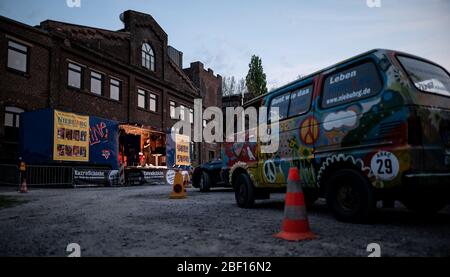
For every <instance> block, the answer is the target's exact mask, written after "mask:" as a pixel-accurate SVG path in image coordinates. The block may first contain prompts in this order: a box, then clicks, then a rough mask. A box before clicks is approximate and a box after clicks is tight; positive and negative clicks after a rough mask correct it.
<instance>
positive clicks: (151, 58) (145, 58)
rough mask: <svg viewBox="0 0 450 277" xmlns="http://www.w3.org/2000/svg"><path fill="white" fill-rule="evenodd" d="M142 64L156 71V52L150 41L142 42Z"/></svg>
mask: <svg viewBox="0 0 450 277" xmlns="http://www.w3.org/2000/svg"><path fill="white" fill-rule="evenodd" d="M142 66H143V67H145V68H147V69H149V70H151V71H155V53H154V52H153V48H152V47H151V46H150V44H148V43H144V44H142Z"/></svg>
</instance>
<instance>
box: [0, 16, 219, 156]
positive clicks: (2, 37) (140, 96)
mask: <svg viewBox="0 0 450 277" xmlns="http://www.w3.org/2000/svg"><path fill="white" fill-rule="evenodd" d="M121 20H122V21H123V23H124V28H123V29H122V30H118V31H111V30H103V29H99V28H94V27H87V26H80V25H75V24H70V23H64V22H57V21H51V20H47V21H44V22H42V23H41V24H40V25H39V26H36V27H31V26H28V25H25V24H22V23H20V22H16V21H14V20H11V19H8V18H5V17H0V84H1V86H0V163H7V162H15V161H16V160H17V158H18V157H17V156H18V144H19V132H18V129H19V117H20V113H22V112H26V111H32V110H37V109H43V108H54V109H58V110H62V111H68V112H74V113H79V114H85V115H92V116H98V117H102V118H106V119H111V120H116V121H119V122H120V123H122V124H124V125H125V126H129V128H128V129H129V130H131V131H135V132H139V131H140V130H145V131H147V132H151V133H152V134H164V133H165V132H166V131H167V130H169V129H170V128H171V127H172V126H173V124H174V123H175V122H176V121H178V119H175V107H182V109H184V110H185V111H186V115H187V116H189V117H191V115H190V114H189V113H190V112H191V111H192V109H193V106H194V99H195V98H201V96H202V95H207V97H214V96H210V94H212V93H217V94H218V95H221V80H219V79H220V76H218V77H217V78H216V82H217V83H218V84H219V85H218V84H214V81H212V78H211V77H210V76H207V75H206V74H204V72H194V71H189V70H187V72H190V73H191V74H186V73H185V71H183V70H182V53H181V52H179V51H177V50H176V49H174V48H172V47H170V46H168V36H167V34H166V33H165V32H164V30H163V29H162V28H161V26H159V25H158V23H157V22H156V21H155V20H154V19H153V17H152V16H150V15H148V14H143V13H140V12H136V11H126V12H124V13H123V14H122V15H121ZM174 57H175V58H174ZM191 79H192V80H191ZM203 84H206V86H204V87H202V85H203ZM210 88H212V89H210ZM205 91H207V92H205ZM216 98H217V97H216ZM141 140H142V139H141ZM208 147H215V146H208ZM199 149H200V147H196V153H194V158H195V160H194V161H193V162H194V164H197V163H201V162H203V161H204V160H202V159H201V156H202V155H200V152H199V151H200V150H199Z"/></svg>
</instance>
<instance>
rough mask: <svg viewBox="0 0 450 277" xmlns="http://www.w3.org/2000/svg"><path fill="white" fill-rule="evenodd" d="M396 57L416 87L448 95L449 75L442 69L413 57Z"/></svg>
mask: <svg viewBox="0 0 450 277" xmlns="http://www.w3.org/2000/svg"><path fill="white" fill-rule="evenodd" d="M398 59H399V60H400V62H401V63H402V65H403V66H404V67H405V69H406V72H407V73H408V75H409V77H410V78H411V80H412V81H413V83H414V85H415V86H416V88H417V89H419V90H421V91H424V92H429V93H435V94H440V95H444V96H450V76H449V75H448V73H447V72H445V70H444V69H442V68H440V67H439V66H436V65H433V64H430V63H427V62H424V61H420V60H416V59H413V58H407V57H401V56H399V57H398Z"/></svg>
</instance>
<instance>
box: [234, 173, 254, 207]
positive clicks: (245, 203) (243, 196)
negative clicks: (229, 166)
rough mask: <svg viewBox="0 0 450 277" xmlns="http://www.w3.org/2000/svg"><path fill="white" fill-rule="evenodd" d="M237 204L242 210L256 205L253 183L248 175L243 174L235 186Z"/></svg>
mask: <svg viewBox="0 0 450 277" xmlns="http://www.w3.org/2000/svg"><path fill="white" fill-rule="evenodd" d="M234 194H235V197H236V202H237V204H238V206H239V207H240V208H244V209H249V208H251V207H253V205H254V204H255V193H254V188H253V184H252V181H251V180H250V177H249V176H248V175H247V174H246V173H241V174H239V176H237V178H236V182H235V184H234Z"/></svg>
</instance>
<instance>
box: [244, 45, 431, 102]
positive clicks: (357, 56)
mask: <svg viewBox="0 0 450 277" xmlns="http://www.w3.org/2000/svg"><path fill="white" fill-rule="evenodd" d="M375 52H395V53H398V54H404V55H408V56H411V57H416V56H413V55H410V54H407V53H402V52H400V51H394V50H389V49H381V48H380V49H373V50H370V51H367V52H364V53H362V54H359V55H356V56H353V57H351V58H348V59H346V60H343V61H340V62H338V63H336V64H333V65H331V66H328V67H326V68H323V69H321V70H318V71H316V72H313V73H311V74H308V75H306V76H304V77H302V78H301V79H298V80H295V81H293V82H290V83H288V84H286V85H284V86H282V87H280V88H277V89H275V90H273V91H270V92H268V93H266V94H263V95H261V96H258V97H256V98H253V99H252V100H250V101H248V102H247V103H246V104H245V106H248V105H251V104H254V103H255V102H257V101H259V100H261V99H262V98H264V97H266V96H268V95H270V94H273V93H277V92H279V91H281V90H284V89H286V88H288V87H290V86H293V85H295V84H297V83H301V82H303V81H305V80H306V79H309V78H311V77H314V76H316V75H319V74H321V73H323V72H326V71H328V70H330V69H332V68H334V67H337V66H339V65H342V64H345V63H348V62H350V61H352V60H355V59H358V58H361V57H364V56H367V55H370V54H373V53H375ZM417 58H419V57H417ZM420 59H422V60H424V59H423V58H420ZM429 62H431V61H429ZM431 63H432V62H431Z"/></svg>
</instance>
